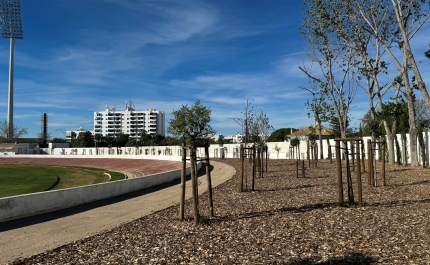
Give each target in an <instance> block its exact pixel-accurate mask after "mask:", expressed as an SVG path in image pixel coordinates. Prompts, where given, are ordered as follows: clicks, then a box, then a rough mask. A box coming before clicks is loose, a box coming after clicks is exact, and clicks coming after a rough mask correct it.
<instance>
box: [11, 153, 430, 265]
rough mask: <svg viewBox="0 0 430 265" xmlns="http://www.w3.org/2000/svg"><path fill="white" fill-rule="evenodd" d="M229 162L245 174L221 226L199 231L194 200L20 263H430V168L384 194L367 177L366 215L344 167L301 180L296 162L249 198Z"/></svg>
mask: <svg viewBox="0 0 430 265" xmlns="http://www.w3.org/2000/svg"><path fill="white" fill-rule="evenodd" d="M219 161H221V162H225V163H227V164H230V165H232V166H234V167H235V168H236V170H237V173H236V175H235V176H234V177H233V178H232V179H231V180H229V181H227V182H225V183H224V184H222V185H220V186H218V187H216V188H215V189H214V191H213V198H214V210H215V215H216V217H214V218H208V219H206V220H203V222H201V223H199V224H194V222H193V220H192V219H191V217H192V216H193V215H192V212H191V209H192V205H191V200H189V201H187V205H186V216H187V220H186V221H183V222H180V221H178V220H176V217H177V213H178V208H179V207H178V205H176V206H174V207H170V208H168V209H165V210H162V211H160V212H157V213H154V214H152V215H149V216H145V217H143V218H140V219H138V220H135V221H133V222H130V223H127V224H124V225H121V226H119V227H117V228H115V229H112V230H110V231H106V232H103V233H101V234H98V235H96V236H92V237H88V238H85V239H82V240H79V241H77V242H74V243H71V244H68V245H64V246H62V247H59V248H56V249H53V250H50V251H47V252H45V253H42V254H40V255H36V256H33V257H29V258H26V259H21V260H16V261H15V262H14V263H12V264H430V174H429V172H430V171H429V169H422V168H418V167H417V168H414V167H404V166H397V165H387V168H386V181H387V186H379V187H371V186H370V185H368V183H367V173H366V172H364V173H363V175H362V176H363V178H362V183H363V203H364V207H362V208H358V207H347V206H340V205H339V204H338V195H337V175H336V174H337V173H336V172H337V169H336V164H335V162H334V163H333V164H330V162H329V161H326V160H321V161H319V163H318V168H314V167H310V168H309V167H308V164H307V163H306V167H307V169H306V172H305V178H296V171H295V170H296V169H295V164H294V161H291V160H270V161H269V167H268V169H269V170H268V172H267V173H265V175H264V178H257V179H256V182H255V191H253V192H251V191H248V192H242V193H239V192H238V187H239V185H238V179H239V177H240V161H239V160H238V159H225V160H219ZM247 166H248V168H250V165H249V164H248V165H247ZM378 166H379V168H378V172H377V177H378V184H382V180H381V167H380V165H378ZM344 172H345V169H344ZM245 176H246V177H247V179H248V185H249V184H251V173H250V171H248V172H247V174H245ZM352 176H353V179H354V192H355V195H357V188H356V183H355V181H356V177H355V172H352ZM202 177H205V176H202ZM344 187H345V198H347V196H346V184H344ZM199 200H200V209H201V215H202V216H206V217H207V216H208V211H207V205H208V204H207V196H206V194H202V195H201V196H200V198H199ZM178 201H179V198H178Z"/></svg>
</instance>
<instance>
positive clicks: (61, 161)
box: [0, 157, 182, 177]
mask: <svg viewBox="0 0 430 265" xmlns="http://www.w3.org/2000/svg"><path fill="white" fill-rule="evenodd" d="M0 164H27V165H58V166H81V167H96V168H103V169H107V170H111V171H118V172H128V173H132V174H134V175H135V176H137V177H139V176H143V175H152V174H156V173H161V172H166V171H172V170H176V169H180V168H181V164H182V163H181V162H177V161H164V160H149V159H123V158H50V157H43V158H33V157H29V158H26V157H0Z"/></svg>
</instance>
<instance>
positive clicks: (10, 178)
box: [0, 165, 124, 198]
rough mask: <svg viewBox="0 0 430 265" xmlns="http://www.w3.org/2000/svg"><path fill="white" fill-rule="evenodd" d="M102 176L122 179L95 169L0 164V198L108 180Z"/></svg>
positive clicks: (112, 179)
mask: <svg viewBox="0 0 430 265" xmlns="http://www.w3.org/2000/svg"><path fill="white" fill-rule="evenodd" d="M105 173H108V174H109V175H111V179H110V181H115V180H120V179H124V174H122V173H119V172H112V171H108V170H104V169H98V168H86V167H65V166H45V165H43V166H41V165H0V198H2V197H9V196H15V195H21V194H27V193H34V192H41V191H45V190H48V189H49V190H57V189H66V188H72V187H78V186H84V185H91V184H97V183H102V182H106V181H108V180H109V176H108V175H106V174H105ZM58 178H59V182H58V183H57V184H56V182H57V180H58ZM55 184H56V185H55ZM54 185H55V186H54Z"/></svg>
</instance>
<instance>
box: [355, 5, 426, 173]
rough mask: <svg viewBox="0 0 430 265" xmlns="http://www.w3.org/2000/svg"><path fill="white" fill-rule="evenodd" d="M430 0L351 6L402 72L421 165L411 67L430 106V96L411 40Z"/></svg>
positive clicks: (414, 154)
mask: <svg viewBox="0 0 430 265" xmlns="http://www.w3.org/2000/svg"><path fill="white" fill-rule="evenodd" d="M426 2H428V1H422V0H410V1H401V0H382V1H381V0H357V1H351V5H352V6H353V7H354V9H355V10H357V11H358V13H359V14H360V16H361V18H362V19H363V20H364V21H365V22H366V25H367V27H365V29H366V31H367V32H369V33H370V34H372V35H373V36H374V37H375V38H376V39H377V40H378V41H379V42H380V43H381V45H382V46H383V47H384V49H385V51H386V52H387V53H388V54H389V56H390V57H391V59H392V60H393V61H394V63H395V65H396V66H397V68H398V70H399V72H400V79H401V81H402V84H403V86H404V87H405V96H406V98H407V100H408V110H409V134H410V154H411V164H412V165H415V166H416V165H418V154H417V128H416V122H415V113H414V111H415V110H414V107H413V100H414V96H413V92H412V87H413V85H411V79H410V78H409V70H410V69H411V70H412V71H413V74H414V79H415V80H416V83H415V87H416V88H417V89H418V90H419V91H420V92H421V94H422V95H423V98H424V100H425V101H426V103H427V105H428V106H429V107H430V97H429V94H428V92H427V89H426V85H425V83H424V81H423V79H422V76H421V73H420V71H419V68H418V65H417V63H416V60H415V56H414V54H413V52H412V48H411V45H410V41H411V39H412V38H413V37H414V35H415V34H416V33H417V32H418V31H419V30H420V29H421V28H422V26H423V25H424V23H425V22H426V21H427V20H428V18H429V17H430V13H429V9H428V7H426V6H425V4H426ZM381 18H383V19H381ZM381 27H383V28H389V30H386V31H384V30H381ZM393 40H394V41H393ZM393 44H396V45H393ZM397 49H401V50H402V56H401V57H400V58H399V57H397V56H396V53H395V50H397Z"/></svg>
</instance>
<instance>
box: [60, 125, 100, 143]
mask: <svg viewBox="0 0 430 265" xmlns="http://www.w3.org/2000/svg"><path fill="white" fill-rule="evenodd" d="M86 131H87V130H85V129H82V127H79V129H77V130H74V131H66V142H68V143H70V142H72V139H75V138H76V137H78V136H79V134H80V133H81V132H83V133H85V132H86ZM91 133H92V134H94V132H93V131H91Z"/></svg>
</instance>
